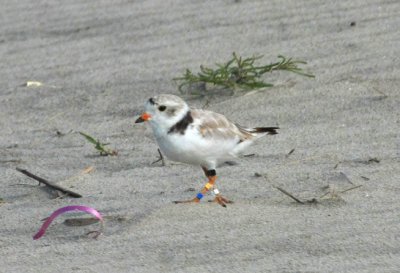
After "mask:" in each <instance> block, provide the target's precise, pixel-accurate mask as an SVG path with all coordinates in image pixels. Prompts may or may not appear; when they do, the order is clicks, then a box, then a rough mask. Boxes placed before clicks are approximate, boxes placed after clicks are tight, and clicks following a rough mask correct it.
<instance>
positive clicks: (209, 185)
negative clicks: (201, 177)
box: [174, 167, 232, 207]
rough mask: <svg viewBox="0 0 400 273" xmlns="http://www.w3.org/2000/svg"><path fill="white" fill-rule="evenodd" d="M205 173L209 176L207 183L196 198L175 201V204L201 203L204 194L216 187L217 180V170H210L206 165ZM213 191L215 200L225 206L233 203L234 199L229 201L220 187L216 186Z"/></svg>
mask: <svg viewBox="0 0 400 273" xmlns="http://www.w3.org/2000/svg"><path fill="white" fill-rule="evenodd" d="M202 169H203V171H204V174H205V175H206V176H207V178H208V182H207V184H205V186H204V187H203V188H202V189H201V191H200V192H199V193H198V194H197V195H196V197H195V198H193V199H190V200H185V201H175V202H174V203H175V204H180V203H199V202H200V200H201V199H202V198H203V196H204V194H206V193H207V192H208V191H209V190H210V189H212V188H214V184H215V181H216V180H217V175H216V172H215V170H208V169H207V168H205V167H202ZM213 193H214V194H215V199H214V202H217V203H218V204H220V205H221V206H223V207H226V204H228V203H232V201H229V200H228V199H226V198H225V197H223V196H222V195H221V194H220V193H219V191H218V189H216V188H214V189H213Z"/></svg>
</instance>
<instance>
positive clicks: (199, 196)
mask: <svg viewBox="0 0 400 273" xmlns="http://www.w3.org/2000/svg"><path fill="white" fill-rule="evenodd" d="M203 196H204V195H203V194H202V193H201V192H199V193H198V194H197V195H196V197H197V199H199V200H201V198H203Z"/></svg>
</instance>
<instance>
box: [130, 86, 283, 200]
mask: <svg viewBox="0 0 400 273" xmlns="http://www.w3.org/2000/svg"><path fill="white" fill-rule="evenodd" d="M144 121H148V122H149V123H150V125H151V128H152V129H153V134H154V136H155V138H156V140H157V143H158V145H159V147H160V149H161V151H162V152H163V154H164V155H165V156H166V157H168V158H169V159H171V160H173V161H178V162H183V163H188V164H192V165H199V166H201V168H202V169H203V171H204V174H205V175H206V176H207V178H208V183H207V184H206V185H205V186H204V187H203V189H202V190H201V191H200V192H199V193H198V194H197V195H196V197H195V198H193V199H190V200H186V201H175V203H189V202H196V203H197V202H199V201H200V200H201V198H203V196H204V194H206V193H207V192H208V191H209V190H212V192H213V193H214V194H215V199H214V201H216V202H218V203H219V204H220V205H222V206H223V207H225V206H226V204H227V203H231V201H229V200H228V199H226V198H224V197H223V196H222V195H221V194H220V192H219V191H218V189H217V188H216V187H215V181H216V179H217V176H216V171H215V168H216V167H217V166H218V164H219V163H223V162H225V161H226V160H228V159H230V158H232V157H236V156H237V155H238V154H240V152H241V151H243V150H244V149H245V148H247V147H248V146H249V145H250V144H252V143H253V142H254V141H255V140H256V139H258V138H260V137H262V136H265V135H274V134H277V129H279V128H278V127H256V128H245V127H242V126H240V125H237V124H235V123H232V122H231V121H229V120H228V119H227V118H226V117H225V116H223V115H221V114H218V113H215V112H211V111H206V110H200V109H190V108H189V106H188V105H187V104H186V102H185V101H184V100H182V99H181V98H180V97H177V96H174V95H168V94H162V95H158V96H154V97H152V98H150V99H149V100H147V101H146V103H145V112H144V113H143V114H142V115H141V116H140V117H139V118H138V119H137V120H136V122H135V123H140V122H144Z"/></svg>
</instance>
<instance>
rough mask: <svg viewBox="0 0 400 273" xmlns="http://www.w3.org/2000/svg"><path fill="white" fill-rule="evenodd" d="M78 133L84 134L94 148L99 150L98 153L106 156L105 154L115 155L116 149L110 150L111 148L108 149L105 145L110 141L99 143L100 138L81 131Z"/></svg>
mask: <svg viewBox="0 0 400 273" xmlns="http://www.w3.org/2000/svg"><path fill="white" fill-rule="evenodd" d="M79 134H81V135H82V136H84V137H85V138H86V140H87V141H89V142H90V143H92V144H93V145H94V148H95V149H96V150H97V151H99V152H100V155H102V156H107V155H117V154H118V152H117V151H115V150H111V149H108V148H106V147H105V146H106V145H109V144H110V143H101V142H100V140H96V139H95V138H94V137H92V136H90V135H88V134H85V133H83V132H79Z"/></svg>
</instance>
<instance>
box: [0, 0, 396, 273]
mask: <svg viewBox="0 0 400 273" xmlns="http://www.w3.org/2000/svg"><path fill="white" fill-rule="evenodd" d="M399 14H400V2H399V1H393V0H392V1H390V0H388V1H384V0H367V1H364V0H355V1H332V3H328V2H326V1H315V0H311V1H305V0H302V1H289V0H284V1H277V0H273V1H262V0H254V1H243V0H242V1H233V0H229V1H228V0H221V1H210V0H209V1H162V0H150V1H126V0H122V1H105V0H99V1H86V2H85V1H78V0H72V1H48V0H44V1H26V0H21V1H8V2H7V3H3V5H2V7H1V9H0V56H1V62H0V110H1V111H0V128H1V130H0V172H1V174H2V175H1V179H0V181H1V191H0V198H1V199H0V219H1V225H0V272H25V273H27V272H182V273H183V272H282V273H283V272H287V273H289V272H315V273H318V272H400V198H399V194H400V184H399V182H400V180H399V178H400V164H399V163H400V135H399V132H400V92H399V85H400V65H399V63H400V59H399V58H400V57H399V56H400V27H399V26H400V16H399ZM232 52H236V53H238V54H240V55H242V56H253V55H263V56H264V57H263V58H262V59H261V60H260V62H262V63H271V62H275V61H276V60H277V56H278V55H280V54H281V55H284V56H287V57H293V58H295V59H299V60H304V61H306V62H307V64H306V65H303V66H302V67H303V68H304V69H305V70H306V71H307V72H310V73H313V74H315V76H316V77H315V78H307V77H302V76H299V75H296V74H293V73H288V72H276V73H271V74H268V75H266V76H265V78H264V79H265V80H266V81H268V82H271V83H273V84H274V87H272V88H264V89H261V90H258V91H256V92H250V93H247V94H237V95H234V96H224V97H216V98H215V99H213V100H211V101H210V102H209V104H208V105H207V109H209V110H212V111H216V112H219V113H222V114H224V115H226V116H227V117H228V118H229V119H230V120H232V121H235V122H237V123H239V124H242V125H246V126H279V127H280V131H279V134H278V135H275V136H268V137H265V138H262V139H260V140H259V141H258V142H257V143H256V144H255V145H253V146H252V147H250V148H249V149H248V151H247V152H246V153H247V154H254V155H253V156H248V157H241V158H238V159H235V163H236V164H234V165H226V166H221V167H220V168H218V169H217V172H218V182H217V185H218V187H219V189H220V191H221V192H223V194H224V195H225V196H226V197H228V198H230V199H232V200H233V201H234V202H235V203H234V204H230V205H228V207H227V208H223V207H221V206H219V205H217V204H215V203H209V202H207V200H209V199H212V196H211V195H209V196H206V198H204V199H205V200H203V201H202V202H201V203H200V204H179V205H177V204H174V203H173V201H174V200H182V199H190V198H192V197H194V195H195V194H196V193H197V191H198V190H200V189H201V187H202V186H203V185H204V184H205V182H206V180H205V178H204V177H203V173H202V171H201V169H200V168H199V167H196V166H189V165H184V164H180V163H175V162H172V161H169V160H167V161H166V166H162V164H161V162H157V163H154V164H152V162H154V161H155V160H157V158H158V152H157V144H156V142H155V140H154V139H153V136H152V132H151V129H150V127H149V126H148V125H146V124H135V123H134V122H135V119H136V118H137V117H138V115H139V114H140V113H141V112H142V111H143V104H144V102H145V100H147V99H148V98H150V97H151V96H153V95H155V94H161V93H170V94H175V95H179V91H178V88H177V83H176V82H174V81H173V78H175V77H179V76H181V75H182V74H183V73H184V72H185V69H187V68H188V69H191V70H192V71H194V72H197V71H199V66H200V65H202V64H203V65H207V66H211V67H213V66H214V64H215V63H223V62H225V61H227V60H228V59H229V58H231V56H232ZM33 81H35V82H40V83H41V85H40V86H27V82H33ZM188 103H189V104H190V105H191V106H193V107H202V106H204V105H205V103H206V101H205V99H204V98H191V99H189V100H188ZM80 131H82V132H85V133H88V134H90V135H92V136H94V137H96V138H98V139H100V140H101V141H103V142H107V143H110V145H109V147H110V148H113V149H116V150H117V151H118V155H117V156H99V155H98V152H97V151H96V150H95V149H94V147H93V145H91V144H90V143H89V142H88V141H86V140H85V139H84V138H83V137H82V136H81V135H80V134H79V133H78V132H80ZM88 167H91V168H92V171H90V172H85V171H84V170H85V169H86V168H88ZM16 168H22V169H26V170H28V171H30V172H32V173H34V174H36V175H38V176H40V177H43V178H45V179H48V180H49V181H51V182H54V183H57V184H58V185H60V186H63V187H65V188H67V189H69V190H72V191H75V192H78V193H80V194H81V195H82V198H71V197H68V196H59V195H57V194H56V192H54V191H53V190H50V189H49V188H47V187H45V186H43V185H41V186H38V182H36V181H35V180H33V179H31V178H29V177H27V176H25V175H23V174H22V173H20V172H18V171H17V170H16ZM278 188H280V189H284V190H286V191H287V192H289V193H290V194H292V195H293V196H295V197H297V198H298V199H299V200H300V201H302V202H303V204H301V203H298V202H296V201H295V200H293V199H291V198H290V197H289V196H287V195H286V194H284V193H282V192H281V191H279V190H278ZM68 205H86V206H91V207H93V208H95V209H97V210H98V211H99V212H100V213H101V214H102V215H103V216H104V218H105V222H104V230H103V234H101V235H100V236H99V237H98V238H97V239H93V238H89V237H88V236H86V235H85V234H86V233H87V232H88V231H91V230H94V229H98V228H99V224H98V223H96V224H93V225H88V226H69V225H67V224H66V223H65V222H64V221H65V220H66V219H70V218H82V217H89V215H88V214H83V213H69V214H64V215H62V216H60V217H59V218H57V219H56V220H55V221H54V222H53V223H52V224H51V226H50V227H49V229H48V230H47V233H46V234H45V235H44V236H43V237H42V238H41V239H39V240H33V239H32V236H33V235H34V234H35V233H36V232H37V230H38V229H39V228H40V226H41V224H42V223H43V222H42V219H44V218H46V217H48V216H49V215H50V214H51V213H52V212H53V211H54V210H56V209H58V208H60V207H63V206H68Z"/></svg>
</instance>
